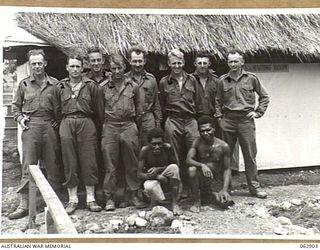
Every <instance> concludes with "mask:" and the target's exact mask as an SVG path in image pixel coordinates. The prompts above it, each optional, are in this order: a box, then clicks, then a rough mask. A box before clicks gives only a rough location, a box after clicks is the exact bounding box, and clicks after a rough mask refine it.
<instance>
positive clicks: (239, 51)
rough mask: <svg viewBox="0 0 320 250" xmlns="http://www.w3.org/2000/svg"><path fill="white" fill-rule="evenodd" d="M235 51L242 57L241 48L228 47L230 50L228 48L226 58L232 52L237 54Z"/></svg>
mask: <svg viewBox="0 0 320 250" xmlns="http://www.w3.org/2000/svg"><path fill="white" fill-rule="evenodd" d="M237 53H238V54H239V55H240V56H242V57H244V53H243V52H242V51H241V50H239V49H230V50H228V52H227V58H228V56H229V55H230V54H232V55H234V54H237Z"/></svg>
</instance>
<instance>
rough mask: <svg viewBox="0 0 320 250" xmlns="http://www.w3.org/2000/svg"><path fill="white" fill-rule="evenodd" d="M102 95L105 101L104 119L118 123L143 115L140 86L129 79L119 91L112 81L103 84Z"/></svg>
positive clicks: (126, 79) (126, 78) (125, 79)
mask: <svg viewBox="0 0 320 250" xmlns="http://www.w3.org/2000/svg"><path fill="white" fill-rule="evenodd" d="M100 93H101V95H102V97H103V101H104V119H105V120H107V121H108V120H116V121H128V120H134V119H135V118H136V117H137V116H139V115H141V113H142V100H141V97H140V91H139V86H138V85H137V84H136V83H135V82H133V81H132V80H131V79H129V78H128V77H125V78H124V84H123V86H122V87H121V88H120V89H118V88H117V87H116V84H115V83H114V82H113V81H112V79H111V78H110V79H108V80H107V81H105V82H103V84H102V86H101V87H100Z"/></svg>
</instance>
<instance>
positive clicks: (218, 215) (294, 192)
mask: <svg viewBox="0 0 320 250" xmlns="http://www.w3.org/2000/svg"><path fill="white" fill-rule="evenodd" d="M3 145H4V149H3V181H2V185H3V188H2V219H1V226H2V228H1V230H2V234H17V235H18V234H24V233H27V234H28V233H30V234H31V233H35V234H36V233H44V231H43V224H44V213H43V212H41V211H40V213H39V214H38V216H37V221H36V222H37V224H38V228H37V230H26V225H27V222H28V217H25V218H22V219H19V220H9V219H8V218H7V216H8V214H9V213H10V212H11V211H13V210H14V208H15V207H16V206H17V204H18V199H17V194H16V193H15V190H16V187H17V186H18V184H19V179H20V165H19V161H18V154H17V150H16V146H15V145H16V142H15V141H14V140H6V139H5V140H4V143H3ZM259 177H260V181H261V183H262V184H263V189H264V190H265V191H266V192H267V193H268V198H267V199H263V200H261V199H257V198H254V197H250V196H249V195H248V191H247V189H246V181H245V176H244V174H243V173H240V174H239V173H234V174H233V189H232V196H233V200H234V202H235V205H234V206H233V207H230V208H229V209H227V210H221V209H219V208H217V207H215V206H214V205H212V204H204V205H203V206H202V208H201V212H200V213H198V214H195V213H191V212H190V211H189V208H190V206H191V203H190V201H188V200H183V201H182V202H181V206H182V208H183V215H182V216H176V217H173V219H174V222H173V223H170V224H167V225H160V224H159V225H154V224H152V223H150V221H148V218H147V215H146V214H148V211H150V208H147V209H142V210H137V209H135V208H134V207H127V208H121V209H117V210H116V211H113V212H106V211H102V212H99V213H91V212H89V211H87V210H86V209H85V208H83V209H78V210H77V211H76V212H75V214H74V215H72V216H71V219H72V221H73V222H74V224H75V226H76V229H77V231H78V232H79V233H83V234H110V233H150V234H152V233H156V234H159V233H161V234H168V233H183V234H210V235H319V234H320V220H319V218H320V169H319V168H312V169H310V168H309V169H306V168H304V169H295V170H277V171H267V172H260V174H259ZM62 200H63V198H62ZM63 201H64V202H65V200H63ZM161 205H162V206H164V207H167V208H169V209H170V204H169V203H166V204H161ZM40 210H41V209H40ZM144 211H145V212H144ZM132 215H135V216H138V217H141V218H142V219H143V220H145V221H146V223H145V224H143V223H142V224H143V225H137V224H134V225H130V223H129V222H128V217H130V216H132Z"/></svg>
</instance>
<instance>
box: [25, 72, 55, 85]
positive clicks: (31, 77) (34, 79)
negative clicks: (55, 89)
mask: <svg viewBox="0 0 320 250" xmlns="http://www.w3.org/2000/svg"><path fill="white" fill-rule="evenodd" d="M44 78H45V82H46V83H49V84H50V85H52V84H53V83H52V82H51V81H50V78H49V77H48V75H47V73H45V74H44ZM30 82H36V78H35V77H34V75H33V74H31V75H30Z"/></svg>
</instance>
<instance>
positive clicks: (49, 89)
mask: <svg viewBox="0 0 320 250" xmlns="http://www.w3.org/2000/svg"><path fill="white" fill-rule="evenodd" d="M57 82H58V80H57V79H55V78H53V77H51V76H48V75H46V76H45V82H44V83H45V84H43V85H41V86H40V85H39V84H38V83H37V82H36V80H35V78H34V76H33V75H31V76H29V77H27V78H25V79H23V80H22V81H21V82H20V83H19V85H18V88H17V90H16V92H15V95H14V98H13V101H12V110H13V114H14V119H15V120H16V121H18V122H19V121H20V120H21V119H22V118H23V114H26V115H29V116H35V117H43V116H47V117H52V119H57V117H58V116H59V102H58V99H56V97H55V95H54V89H55V88H56V83H57Z"/></svg>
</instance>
